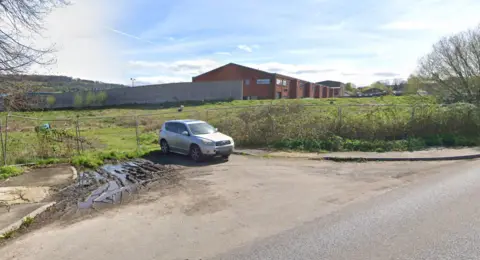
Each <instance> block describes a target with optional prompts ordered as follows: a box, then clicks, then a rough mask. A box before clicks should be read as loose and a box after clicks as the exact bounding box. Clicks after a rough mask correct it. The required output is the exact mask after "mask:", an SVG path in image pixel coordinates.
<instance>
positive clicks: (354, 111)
mask: <svg viewBox="0 0 480 260" xmlns="http://www.w3.org/2000/svg"><path fill="white" fill-rule="evenodd" d="M211 122H212V123H213V124H214V125H215V126H216V127H218V128H219V129H220V130H221V131H222V132H225V133H227V134H229V135H231V136H232V137H233V138H234V139H235V142H236V144H237V145H240V146H250V147H274V148H280V149H296V150H308V151H323V150H327V151H378V152H384V151H408V150H409V151H412V150H420V149H424V148H426V147H431V146H448V147H458V146H476V145H478V144H480V140H479V137H480V134H479V133H480V132H479V130H480V110H479V109H478V108H477V107H475V106H473V105H469V104H453V105H449V106H438V105H436V104H434V103H430V104H429V103H423V104H419V105H417V106H411V107H410V106H384V107H341V106H337V107H325V108H324V109H322V110H316V109H311V107H309V106H305V105H304V104H303V103H300V102H299V103H285V104H283V106H274V105H272V106H265V107H261V108H257V109H254V110H252V109H242V110H238V111H236V112H235V113H231V114H225V115H223V116H220V117H215V118H214V119H213V120H211Z"/></svg>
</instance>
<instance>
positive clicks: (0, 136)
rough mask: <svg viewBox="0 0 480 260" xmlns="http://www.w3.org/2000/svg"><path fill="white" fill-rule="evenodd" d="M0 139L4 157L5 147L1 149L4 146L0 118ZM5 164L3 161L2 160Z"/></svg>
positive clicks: (3, 156)
mask: <svg viewBox="0 0 480 260" xmlns="http://www.w3.org/2000/svg"><path fill="white" fill-rule="evenodd" d="M0 141H1V145H2V158H5V149H3V148H4V147H5V146H4V144H3V131H2V120H0ZM3 163H4V165H5V162H3Z"/></svg>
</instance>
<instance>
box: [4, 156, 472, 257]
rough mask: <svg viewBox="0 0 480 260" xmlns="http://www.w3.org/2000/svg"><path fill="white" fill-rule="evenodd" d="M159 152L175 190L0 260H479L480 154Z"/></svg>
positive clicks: (46, 230)
mask: <svg viewBox="0 0 480 260" xmlns="http://www.w3.org/2000/svg"><path fill="white" fill-rule="evenodd" d="M167 159H168V161H169V162H170V163H172V162H174V163H176V164H178V165H183V166H184V167H185V170H184V172H183V174H184V175H185V178H184V179H183V180H181V181H179V183H178V184H176V185H174V186H173V187H170V188H160V189H155V190H151V191H150V192H147V193H145V194H143V195H141V196H140V197H139V199H138V200H136V201H135V203H132V204H128V205H124V206H122V207H118V208H114V209H111V210H109V211H104V212H100V213H98V214H97V215H95V216H94V217H91V218H87V219H84V220H82V221H74V222H73V223H71V222H70V223H65V222H64V221H58V222H57V223H56V224H54V225H48V226H45V227H43V228H41V229H39V230H35V231H33V232H31V233H28V234H26V235H24V236H21V237H19V238H18V239H15V240H13V241H9V242H8V243H7V244H6V245H5V246H4V247H1V248H0V259H2V260H4V259H5V260H13V259H14V260H36V259H49V260H66V259H68V260H84V259H115V260H131V259H138V260H164V259H165V260H186V259H188V260H199V259H202V260H206V259H229V260H230V259H289V260H291V259H348V260H351V259H455V260H457V259H480V257H479V255H476V254H478V253H477V252H480V250H479V248H476V246H477V245H478V244H479V240H478V238H479V237H478V234H480V230H478V225H477V224H478V223H477V222H478V221H480V215H479V214H480V207H479V206H478V204H479V203H478V202H477V201H478V198H480V196H479V195H480V192H478V191H479V190H480V170H477V169H479V168H480V161H467V162H387V163H376V162H372V163H335V162H327V161H311V160H300V159H279V158H276V159H272V158H271V159H267V158H252V157H243V156H232V157H231V159H230V161H229V162H227V163H218V164H208V165H200V166H199V165H198V164H191V162H190V161H189V160H184V158H183V157H174V156H171V157H168V158H167ZM179 174H180V173H179Z"/></svg>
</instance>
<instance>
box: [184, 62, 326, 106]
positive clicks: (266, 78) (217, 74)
mask: <svg viewBox="0 0 480 260" xmlns="http://www.w3.org/2000/svg"><path fill="white" fill-rule="evenodd" d="M224 80H242V81H243V96H244V99H280V98H326V97H329V96H330V95H329V94H330V92H331V91H329V90H328V87H327V86H324V85H321V84H316V83H312V82H307V81H304V80H300V79H296V78H292V77H289V76H285V75H281V74H277V73H269V72H266V71H262V70H257V69H253V68H249V67H245V66H242V65H238V64H235V63H229V64H227V65H224V66H222V67H219V68H216V69H214V70H211V71H209V72H206V73H203V74H201V75H198V76H196V77H193V78H192V81H193V82H208V81H224Z"/></svg>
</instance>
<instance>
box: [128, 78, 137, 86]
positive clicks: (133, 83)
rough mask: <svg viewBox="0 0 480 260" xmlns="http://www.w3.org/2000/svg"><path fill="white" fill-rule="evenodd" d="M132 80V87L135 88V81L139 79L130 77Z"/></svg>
mask: <svg viewBox="0 0 480 260" xmlns="http://www.w3.org/2000/svg"><path fill="white" fill-rule="evenodd" d="M130 80H131V81H132V88H134V87H135V81H137V79H134V78H130Z"/></svg>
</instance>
